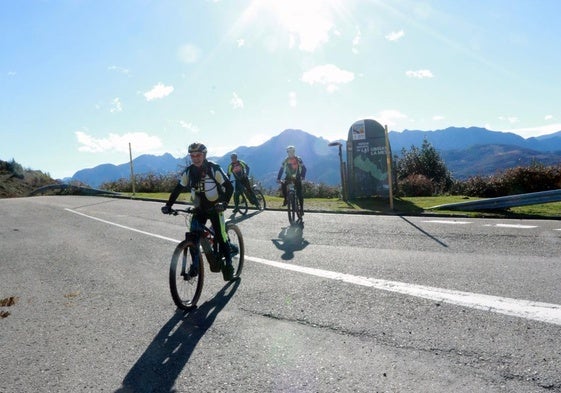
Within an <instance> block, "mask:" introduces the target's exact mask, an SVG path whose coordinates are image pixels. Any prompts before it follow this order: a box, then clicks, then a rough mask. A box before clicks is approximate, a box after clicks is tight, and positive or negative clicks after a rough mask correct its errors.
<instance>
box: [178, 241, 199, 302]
mask: <svg viewBox="0 0 561 393" xmlns="http://www.w3.org/2000/svg"><path fill="white" fill-rule="evenodd" d="M192 247H195V244H194V243H193V242H192V241H190V240H184V241H182V242H181V243H179V244H178V245H177V247H176V248H175V251H174V252H173V256H172V257H171V263H170V267H169V289H170V291H171V297H172V299H173V302H174V303H175V305H176V306H177V307H178V308H180V309H182V310H191V309H194V308H195V307H197V302H198V301H199V298H200V296H201V292H202V290H203V283H204V277H205V271H204V264H203V261H202V255H201V252H200V250H196V251H197V253H198V254H199V269H198V270H199V271H198V274H197V275H196V276H194V277H192V276H191V275H190V274H189V268H190V267H191V264H192V263H193V260H192V258H191V251H190V249H191V248H192Z"/></svg>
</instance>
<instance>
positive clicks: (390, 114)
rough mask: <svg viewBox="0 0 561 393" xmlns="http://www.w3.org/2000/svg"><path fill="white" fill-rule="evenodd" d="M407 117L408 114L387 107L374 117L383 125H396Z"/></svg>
mask: <svg viewBox="0 0 561 393" xmlns="http://www.w3.org/2000/svg"><path fill="white" fill-rule="evenodd" d="M403 119H407V116H406V115H404V114H403V113H401V112H400V111H398V110H396V109H385V110H383V111H381V112H378V114H377V115H376V116H375V117H374V120H376V121H377V122H378V123H380V124H381V125H387V126H388V127H394V126H395V125H396V124H397V122H398V121H399V120H403Z"/></svg>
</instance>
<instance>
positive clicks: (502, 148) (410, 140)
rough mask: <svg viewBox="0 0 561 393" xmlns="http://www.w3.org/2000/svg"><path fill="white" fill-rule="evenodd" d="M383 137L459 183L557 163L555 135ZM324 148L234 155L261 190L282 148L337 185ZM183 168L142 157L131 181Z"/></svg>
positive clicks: (166, 157) (88, 175) (295, 134)
mask: <svg viewBox="0 0 561 393" xmlns="http://www.w3.org/2000/svg"><path fill="white" fill-rule="evenodd" d="M388 136H389V140H390V146H391V149H392V154H393V155H394V156H395V155H397V156H400V155H401V153H402V150H403V149H405V150H406V151H408V150H410V149H411V147H412V146H416V147H421V145H422V143H423V140H425V139H426V140H427V141H428V142H429V143H430V144H431V145H432V146H433V147H434V148H435V149H436V150H437V151H438V152H439V154H440V156H441V157H442V159H443V160H444V162H445V164H446V167H447V168H448V169H449V170H450V172H451V174H452V176H453V177H454V178H456V179H460V180H461V179H466V178H469V177H471V176H476V175H480V176H488V175H492V174H495V173H497V172H499V171H502V170H505V169H507V168H512V167H516V166H527V165H530V164H532V163H534V162H539V163H542V164H544V165H555V164H559V163H560V162H561V131H559V132H556V133H553V134H548V135H543V136H540V137H532V138H527V139H525V138H522V137H521V136H519V135H516V134H513V133H509V132H500V131H490V130H487V129H485V128H478V127H469V128H459V127H449V128H446V129H443V130H436V131H420V130H405V131H403V132H396V131H390V132H389V134H388ZM329 142H330V141H328V140H326V139H324V138H321V137H316V136H314V135H311V134H309V133H307V132H305V131H302V130H292V129H289V130H284V131H282V132H281V133H280V134H279V135H277V136H274V137H272V138H271V139H269V140H268V141H267V142H265V143H263V144H261V145H259V146H250V147H248V146H239V147H238V148H236V149H235V152H236V153H237V154H238V156H239V158H240V159H242V160H244V161H245V162H247V163H248V164H249V166H250V168H251V170H250V175H252V176H253V177H254V179H255V180H257V181H259V182H260V183H261V184H262V186H263V187H265V188H272V187H276V182H275V180H276V176H277V172H278V170H279V168H280V164H281V162H282V160H283V159H284V157H285V156H286V151H285V148H286V146H288V145H294V146H296V154H297V155H299V156H300V157H302V159H303V160H304V163H305V165H306V167H307V170H308V175H307V180H309V181H312V182H314V183H323V184H327V185H338V184H340V183H341V177H340V171H339V155H338V154H339V151H338V149H337V148H336V147H330V146H328V144H329ZM338 142H341V143H342V144H343V161H346V154H345V146H346V141H345V140H339V141H338ZM231 153H232V152H228V153H227V154H225V155H224V156H222V157H209V160H212V161H214V162H217V163H218V164H220V165H221V166H222V168H224V170H226V168H227V166H228V164H229V163H230V154H231ZM186 163H187V160H186V157H181V158H176V157H173V156H172V155H171V154H169V153H166V154H163V155H161V156H155V155H149V154H144V155H141V156H138V157H137V158H135V159H134V160H133V168H134V173H135V175H143V174H147V173H154V174H162V175H166V174H169V173H179V172H181V170H182V169H183V168H184V167H185V165H186ZM129 177H130V163H129V162H127V163H124V164H120V165H114V164H102V165H98V166H96V167H94V168H88V169H82V170H80V171H78V172H76V173H75V174H74V176H72V178H70V179H64V181H67V182H68V181H80V182H82V183H85V184H88V185H89V186H91V187H94V188H97V187H99V186H100V185H101V184H102V183H104V182H108V181H115V180H118V179H120V178H129Z"/></svg>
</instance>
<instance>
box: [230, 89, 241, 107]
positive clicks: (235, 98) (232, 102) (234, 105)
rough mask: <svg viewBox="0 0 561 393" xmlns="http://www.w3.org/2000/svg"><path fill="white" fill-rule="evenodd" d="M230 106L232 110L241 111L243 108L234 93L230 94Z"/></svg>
mask: <svg viewBox="0 0 561 393" xmlns="http://www.w3.org/2000/svg"><path fill="white" fill-rule="evenodd" d="M230 104H232V108H234V109H243V107H244V104H243V100H242V99H241V98H240V97H239V96H238V94H237V93H236V92H234V93H232V99H231V100H230Z"/></svg>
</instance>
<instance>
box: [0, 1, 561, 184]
mask: <svg viewBox="0 0 561 393" xmlns="http://www.w3.org/2000/svg"><path fill="white" fill-rule="evenodd" d="M560 14H561V1H558V0H439V1H436V0H435V1H431V0H429V1H409V0H394V1H389V0H388V1H386V0H324V1H317V0H214V1H211V0H183V1H179V0H178V1H171V0H158V1H149V0H136V1H132V0H120V1H114V0H52V1H49V0H35V1H31V0H3V1H0V53H1V55H0V136H1V143H0V159H2V160H11V159H15V160H16V161H17V162H19V163H20V164H22V165H23V166H24V167H26V168H31V169H39V170H42V171H44V172H48V173H50V174H51V176H53V177H55V178H63V177H66V176H71V175H73V174H74V173H75V172H76V171H77V170H80V169H84V168H91V167H94V166H96V165H99V164H103V163H113V164H122V163H126V162H128V159H129V143H131V146H132V155H133V158H134V157H137V156H138V155H140V154H144V153H150V154H161V153H163V152H169V153H171V154H173V155H174V156H176V157H182V156H184V155H185V154H186V147H187V145H188V144H189V143H191V142H193V141H201V142H203V143H205V144H206V145H207V146H208V148H209V154H211V155H223V154H225V153H226V152H228V151H230V150H232V149H235V148H236V147H238V146H242V145H244V146H253V145H259V144H261V143H263V142H264V141H266V140H268V139H269V138H271V137H272V136H274V135H277V134H279V133H280V132H282V131H283V130H285V129H289V128H295V129H301V130H304V131H306V132H309V133H311V134H313V135H317V136H321V137H323V138H325V139H327V140H330V141H331V140H336V139H346V136H347V132H348V130H349V127H350V125H351V124H352V123H353V122H354V121H356V120H358V119H364V118H370V119H374V120H377V121H378V122H380V123H381V124H383V125H387V126H388V128H389V130H390V131H403V130H404V129H414V130H437V129H443V128H446V127H450V126H457V127H469V126H479V127H487V128H488V129H491V130H494V131H505V132H515V133H517V134H519V135H521V136H523V137H525V138H527V137H530V136H537V135H543V134H549V133H553V132H556V131H560V130H561V97H560V94H559V87H560V86H561V50H560V43H561V38H560V37H561V27H560V24H559V15H560ZM282 148H284V146H282V147H281V146H279V149H282Z"/></svg>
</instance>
